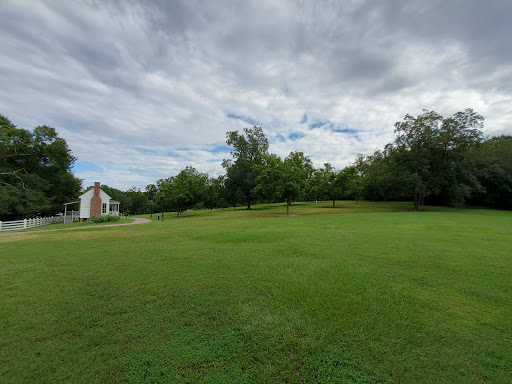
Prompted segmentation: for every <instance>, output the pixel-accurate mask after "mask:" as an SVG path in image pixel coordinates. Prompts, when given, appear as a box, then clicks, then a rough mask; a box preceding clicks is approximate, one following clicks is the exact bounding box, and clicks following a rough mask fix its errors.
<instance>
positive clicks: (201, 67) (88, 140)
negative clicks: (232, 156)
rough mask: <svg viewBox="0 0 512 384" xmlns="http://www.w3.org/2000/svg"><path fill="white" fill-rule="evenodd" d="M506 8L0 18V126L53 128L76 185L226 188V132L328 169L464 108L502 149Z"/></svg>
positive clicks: (373, 5) (478, 0) (94, 8)
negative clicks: (259, 131) (407, 118)
mask: <svg viewBox="0 0 512 384" xmlns="http://www.w3.org/2000/svg"><path fill="white" fill-rule="evenodd" d="M511 15H512V1H510V0H503V1H489V0H486V1H482V0H475V1H472V0H460V1H457V0H442V1H433V0H428V1H425V0H421V1H412V0H407V1H377V0H373V1H341V0H340V1H321V0H312V1H298V0H292V1H278V0H272V1H265V0H257V1H249V0H238V1H235V0H226V1H219V0H215V1H192V0H183V1H171V0H169V1H166V0H162V1H149V0H147V1H85V0H84V1H68V0H61V1H59V0H46V1H33V0H28V1H25V0H3V1H1V2H0V114H2V115H4V116H6V117H8V118H9V119H10V120H11V121H12V122H13V123H14V124H16V125H17V126H18V127H20V128H26V129H32V128H34V127H35V126H37V125H42V124H46V125H50V126H52V127H55V128H56V129H57V131H58V133H59V134H60V135H61V136H62V137H63V138H64V139H65V140H66V141H67V143H68V145H69V146H70V148H71V150H72V151H73V153H74V155H75V156H76V157H77V158H78V160H77V162H76V163H75V166H74V169H73V171H74V172H75V174H76V175H77V176H78V177H80V178H82V179H84V185H85V186H87V185H90V184H92V183H93V182H94V181H100V182H101V183H103V184H108V185H110V186H114V187H118V188H121V189H126V188H130V187H131V186H140V187H142V188H143V187H144V186H145V185H146V184H148V183H154V182H155V181H156V180H157V179H159V178H163V177H169V176H172V175H175V174H177V173H178V172H179V171H180V170H181V169H183V168H184V167H185V166H187V165H192V166H194V167H196V168H197V169H198V170H199V171H201V172H208V173H209V174H211V175H218V174H221V173H223V170H222V167H221V165H220V163H221V161H222V159H223V158H228V157H229V148H227V147H226V145H225V140H226V132H227V131H233V130H241V129H243V128H244V127H252V126H253V125H257V126H261V127H263V129H264V132H265V134H266V136H267V137H268V139H269V141H270V151H271V152H274V153H277V154H278V155H280V156H283V157H284V156H286V155H287V154H288V153H289V152H290V151H294V150H300V151H303V152H304V153H305V154H306V155H308V156H310V158H311V159H312V160H313V163H314V165H315V166H317V167H320V166H322V164H323V163H324V162H330V163H331V164H333V165H334V166H335V167H337V168H342V167H344V166H346V165H348V164H349V163H351V162H352V161H353V160H354V158H355V156H356V155H357V154H358V153H363V154H370V153H372V152H373V150H374V149H376V148H382V147H383V146H384V145H385V144H386V143H388V142H390V141H392V139H393V136H394V134H393V129H394V126H393V125H394V123H395V122H396V121H400V120H402V119H403V117H404V115H405V114H407V113H409V114H412V115H418V114H420V113H421V111H422V109H423V108H425V109H432V110H435V111H437V112H439V113H441V114H442V115H443V116H446V117H447V116H450V115H452V114H453V113H455V112H457V111H461V110H464V109H465V108H473V109H474V110H475V111H477V112H478V113H480V114H482V115H483V116H484V117H485V128H484V134H485V135H499V134H512V124H511V123H510V122H511V120H512V39H511V36H512V23H510V17H511Z"/></svg>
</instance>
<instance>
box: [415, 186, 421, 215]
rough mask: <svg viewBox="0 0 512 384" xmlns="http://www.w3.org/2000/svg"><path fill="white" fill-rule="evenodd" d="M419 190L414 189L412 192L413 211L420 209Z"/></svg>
mask: <svg viewBox="0 0 512 384" xmlns="http://www.w3.org/2000/svg"><path fill="white" fill-rule="evenodd" d="M420 200H421V198H420V192H419V191H416V192H415V193H414V209H413V210H414V211H416V212H419V211H420Z"/></svg>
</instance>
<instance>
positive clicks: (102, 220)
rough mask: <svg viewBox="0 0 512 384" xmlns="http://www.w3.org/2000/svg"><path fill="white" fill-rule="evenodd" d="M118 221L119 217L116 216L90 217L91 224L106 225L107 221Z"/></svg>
mask: <svg viewBox="0 0 512 384" xmlns="http://www.w3.org/2000/svg"><path fill="white" fill-rule="evenodd" d="M119 219H120V217H119V216H116V215H102V216H92V217H91V221H92V222H93V223H107V222H109V221H118V220H119Z"/></svg>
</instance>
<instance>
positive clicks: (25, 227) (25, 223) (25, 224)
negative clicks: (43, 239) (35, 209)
mask: <svg viewBox="0 0 512 384" xmlns="http://www.w3.org/2000/svg"><path fill="white" fill-rule="evenodd" d="M23 229H27V219H23Z"/></svg>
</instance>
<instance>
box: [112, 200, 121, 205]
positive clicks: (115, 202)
mask: <svg viewBox="0 0 512 384" xmlns="http://www.w3.org/2000/svg"><path fill="white" fill-rule="evenodd" d="M112 204H121V203H120V202H119V201H116V200H110V205H112Z"/></svg>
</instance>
